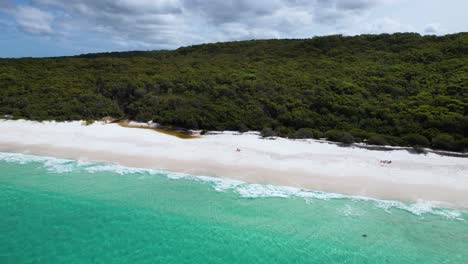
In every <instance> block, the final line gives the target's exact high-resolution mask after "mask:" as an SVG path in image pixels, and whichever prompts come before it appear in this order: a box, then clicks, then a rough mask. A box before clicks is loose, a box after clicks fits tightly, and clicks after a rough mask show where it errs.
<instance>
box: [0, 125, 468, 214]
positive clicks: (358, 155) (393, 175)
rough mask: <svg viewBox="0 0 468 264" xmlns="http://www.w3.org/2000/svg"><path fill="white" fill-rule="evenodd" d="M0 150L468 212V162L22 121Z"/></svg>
mask: <svg viewBox="0 0 468 264" xmlns="http://www.w3.org/2000/svg"><path fill="white" fill-rule="evenodd" d="M237 148H239V149H240V151H236V150H237ZM0 151H1V152H15V153H28V154H34V155H44V156H52V157H58V158H70V159H78V160H86V161H103V162H112V163H118V164H121V165H125V166H132V167H142V168H152V169H153V168H154V169H164V170H170V171H175V172H184V173H189V174H193V175H204V176H216V177H223V178H230V179H237V180H242V181H245V182H250V183H260V184H272V185H281V186H291V187H299V188H304V189H310V190H318V191H326V192H336V193H341V194H346V195H357V196H366V197H372V198H378V199H392V200H400V201H419V200H424V201H432V202H435V203H438V204H440V205H443V206H450V207H459V208H468V159H467V158H462V157H449V156H441V155H438V154H434V153H428V154H412V153H409V152H408V151H406V150H393V151H378V150H367V149H362V148H356V147H340V146H337V145H336V144H331V143H327V142H321V141H317V140H289V139H283V138H277V139H275V140H269V139H262V138H260V137H259V135H258V134H257V133H244V134H239V133H237V132H223V133H217V134H212V135H204V136H200V137H198V138H194V139H181V138H177V137H174V136H170V135H166V134H163V133H158V132H155V131H153V130H148V129H138V128H126V127H122V126H119V125H118V124H105V123H101V122H96V123H94V124H92V125H88V126H85V125H83V122H78V121H76V122H66V123H65V122H64V123H60V122H33V121H25V120H16V121H14V120H0ZM382 160H385V161H391V163H382V162H381V161H382Z"/></svg>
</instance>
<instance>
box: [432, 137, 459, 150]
mask: <svg viewBox="0 0 468 264" xmlns="http://www.w3.org/2000/svg"><path fill="white" fill-rule="evenodd" d="M432 147H433V148H435V149H444V150H452V149H454V147H455V140H454V138H453V137H452V136H451V135H449V134H439V135H437V136H435V137H434V138H433V139H432Z"/></svg>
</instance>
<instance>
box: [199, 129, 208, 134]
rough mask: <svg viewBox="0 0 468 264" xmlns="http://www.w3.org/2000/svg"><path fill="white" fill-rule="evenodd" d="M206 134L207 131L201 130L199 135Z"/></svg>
mask: <svg viewBox="0 0 468 264" xmlns="http://www.w3.org/2000/svg"><path fill="white" fill-rule="evenodd" d="M206 133H208V130H206V129H203V130H202V131H201V132H200V135H205V134H206Z"/></svg>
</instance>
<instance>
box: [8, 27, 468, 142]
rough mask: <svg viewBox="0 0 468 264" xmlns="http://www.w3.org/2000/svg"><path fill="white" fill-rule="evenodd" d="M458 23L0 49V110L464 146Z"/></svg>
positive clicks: (466, 76) (463, 36) (462, 47)
mask: <svg viewBox="0 0 468 264" xmlns="http://www.w3.org/2000/svg"><path fill="white" fill-rule="evenodd" d="M467 106H468V34H467V33H460V34H455V35H447V36H442V37H436V36H420V35H418V34H409V33H405V34H392V35H388V34H383V35H361V36H356V37H344V36H340V35H335V36H328V37H315V38H312V39H304V40H256V41H241V42H229V43H216V44H206V45H198V46H191V47H185V48H179V49H177V50H174V51H147V52H144V51H138V52H122V53H99V54H87V55H81V56H76V57H60V58H40V59H33V58H22V59H0V114H2V115H13V116H14V117H15V118H28V119H34V120H49V119H55V120H59V121H60V120H78V119H81V120H87V119H99V118H102V117H104V116H112V117H115V118H124V117H125V118H130V119H133V120H137V121H149V120H154V121H155V122H159V123H161V124H163V125H172V126H178V127H183V128H190V129H207V130H227V129H229V130H238V131H247V130H257V131H262V130H264V128H270V130H271V131H270V130H268V129H267V130H264V131H265V132H268V133H267V134H269V135H272V134H273V135H279V136H286V137H299V138H304V137H314V136H315V137H321V136H323V135H322V133H325V135H326V136H327V137H328V138H329V139H330V140H335V141H343V142H346V143H350V142H353V141H357V142H360V141H366V140H368V141H369V142H373V143H374V144H387V143H388V144H392V145H411V146H420V147H426V146H433V147H435V148H439V149H446V150H456V151H464V150H466V149H467V148H468V143H467V142H468V139H467V138H468V135H467V133H468V116H467V109H468V107H467Z"/></svg>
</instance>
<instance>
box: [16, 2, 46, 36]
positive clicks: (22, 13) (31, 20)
mask: <svg viewBox="0 0 468 264" xmlns="http://www.w3.org/2000/svg"><path fill="white" fill-rule="evenodd" d="M13 13H14V16H15V18H16V22H17V23H18V27H19V28H20V29H22V30H24V31H25V32H28V33H33V34H51V33H52V32H53V30H52V27H51V23H52V20H53V16H52V15H51V14H49V13H48V12H45V11H42V10H40V9H38V8H35V7H31V6H19V7H17V8H16V10H14V11H13Z"/></svg>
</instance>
